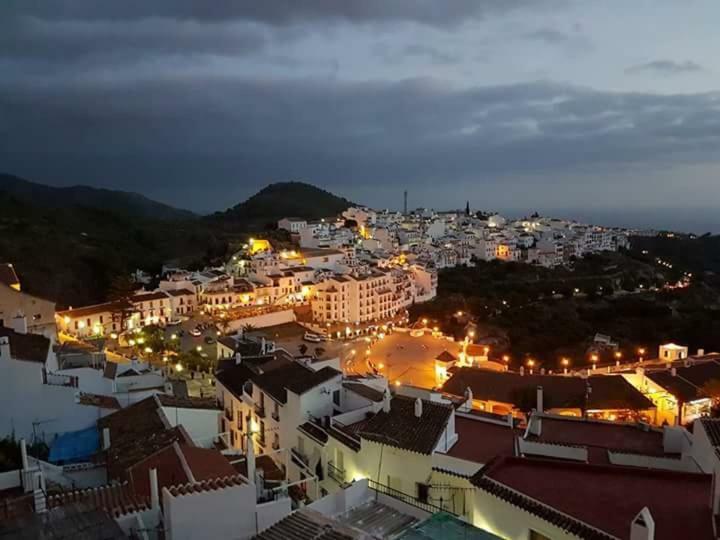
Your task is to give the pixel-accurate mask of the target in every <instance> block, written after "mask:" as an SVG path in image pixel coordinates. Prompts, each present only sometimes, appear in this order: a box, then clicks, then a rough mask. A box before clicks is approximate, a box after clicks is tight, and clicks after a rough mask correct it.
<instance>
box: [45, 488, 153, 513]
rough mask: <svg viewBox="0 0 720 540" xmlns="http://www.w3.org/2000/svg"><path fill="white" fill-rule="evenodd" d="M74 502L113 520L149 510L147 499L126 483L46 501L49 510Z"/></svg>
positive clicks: (69, 492)
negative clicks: (104, 513) (111, 517)
mask: <svg viewBox="0 0 720 540" xmlns="http://www.w3.org/2000/svg"><path fill="white" fill-rule="evenodd" d="M76 502H80V503H83V504H85V505H88V506H89V507H90V508H93V509H99V510H104V511H106V512H108V513H109V514H110V515H111V516H113V517H115V518H117V517H120V516H122V515H124V514H130V513H133V512H142V511H144V510H148V509H149V508H150V504H149V503H150V501H149V497H143V496H140V495H138V494H136V493H134V492H133V490H132V489H131V487H130V484H129V483H128V482H123V483H121V484H111V485H106V486H101V487H94V488H88V489H77V490H73V491H65V492H62V493H60V494H56V495H50V496H49V497H48V500H47V504H48V507H49V508H57V507H59V506H65V505H67V504H71V503H76Z"/></svg>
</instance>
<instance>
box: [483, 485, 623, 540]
mask: <svg viewBox="0 0 720 540" xmlns="http://www.w3.org/2000/svg"><path fill="white" fill-rule="evenodd" d="M472 524H473V525H475V526H476V527H480V528H481V529H485V530H486V531H488V532H491V533H493V534H496V535H498V536H500V537H502V538H506V539H507V540H527V539H528V538H529V537H530V529H532V530H534V531H537V532H539V533H541V534H543V535H545V536H546V537H548V538H552V539H553V540H570V539H577V538H579V537H577V536H575V535H573V534H569V533H567V532H566V531H564V530H562V529H560V528H558V527H555V526H554V525H551V524H550V523H548V522H547V521H544V520H542V519H540V518H539V517H537V516H534V515H533V514H531V513H529V512H526V511H525V510H522V509H520V508H518V507H516V506H513V505H512V504H510V503H507V502H505V501H504V500H502V499H500V498H498V497H495V496H494V495H490V494H489V493H487V492H486V491H483V490H481V489H476V490H475V497H474V499H473V520H472ZM629 531H630V524H629V523H628V532H629Z"/></svg>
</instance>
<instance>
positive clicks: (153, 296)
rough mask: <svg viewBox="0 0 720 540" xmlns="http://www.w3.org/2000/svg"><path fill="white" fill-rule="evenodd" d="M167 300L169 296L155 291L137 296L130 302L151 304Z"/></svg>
mask: <svg viewBox="0 0 720 540" xmlns="http://www.w3.org/2000/svg"><path fill="white" fill-rule="evenodd" d="M166 298H167V294H165V291H155V292H149V293H141V294H136V295H135V296H132V297H131V298H130V301H131V302H133V303H134V304H136V303H138V302H149V301H150V300H165V299H166Z"/></svg>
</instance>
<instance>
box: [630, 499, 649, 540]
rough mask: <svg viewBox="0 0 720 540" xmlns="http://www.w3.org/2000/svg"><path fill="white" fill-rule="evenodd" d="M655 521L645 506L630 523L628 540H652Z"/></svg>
mask: <svg viewBox="0 0 720 540" xmlns="http://www.w3.org/2000/svg"><path fill="white" fill-rule="evenodd" d="M654 539H655V520H654V519H653V517H652V515H651V514H650V510H649V509H648V507H647V506H646V507H645V508H643V509H642V510H640V513H639V514H638V515H637V516H635V518H634V519H633V520H632V522H631V523H630V540H654Z"/></svg>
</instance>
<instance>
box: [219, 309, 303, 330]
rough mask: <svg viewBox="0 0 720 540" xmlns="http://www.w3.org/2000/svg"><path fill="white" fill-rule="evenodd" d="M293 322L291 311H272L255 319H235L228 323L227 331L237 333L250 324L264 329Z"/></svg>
mask: <svg viewBox="0 0 720 540" xmlns="http://www.w3.org/2000/svg"><path fill="white" fill-rule="evenodd" d="M294 321H295V312H294V311H293V310H292V309H285V310H283V311H273V312H271V313H264V314H262V315H257V316H255V317H246V318H244V319H235V320H234V321H230V322H229V323H228V329H229V330H232V331H233V332H237V331H238V330H240V329H241V328H242V327H243V326H245V325H247V324H250V325H252V326H254V327H255V328H264V327H266V326H275V325H278V324H285V323H289V322H294Z"/></svg>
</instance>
